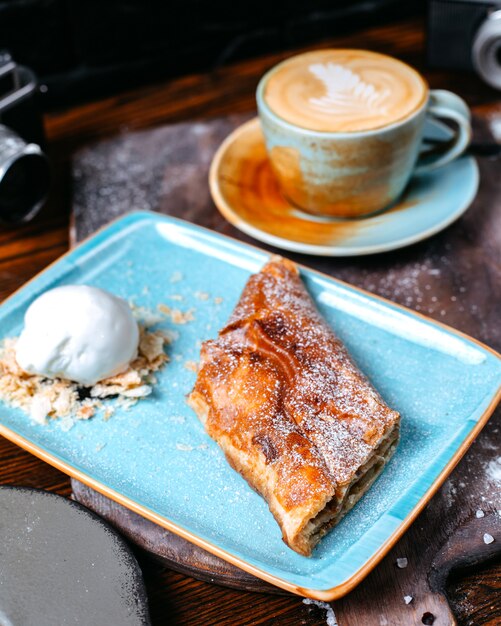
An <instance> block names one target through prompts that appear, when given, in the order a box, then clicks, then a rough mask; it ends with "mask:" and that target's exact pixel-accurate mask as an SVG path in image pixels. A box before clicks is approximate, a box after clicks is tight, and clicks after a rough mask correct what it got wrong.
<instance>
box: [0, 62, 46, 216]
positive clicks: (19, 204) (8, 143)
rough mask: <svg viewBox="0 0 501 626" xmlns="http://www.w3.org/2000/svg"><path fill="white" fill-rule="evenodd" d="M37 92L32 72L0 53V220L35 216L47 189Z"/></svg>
mask: <svg viewBox="0 0 501 626" xmlns="http://www.w3.org/2000/svg"><path fill="white" fill-rule="evenodd" d="M37 93H38V84H37V80H36V77H35V75H34V74H33V72H32V71H31V70H29V69H28V68H26V67H23V66H19V65H17V64H16V63H14V61H13V60H12V58H11V57H10V55H9V54H8V53H6V52H2V53H0V224H14V223H17V222H24V221H27V220H29V219H31V218H32V217H34V216H35V215H36V214H37V213H38V211H39V210H40V209H41V207H42V206H43V203H44V201H45V198H46V196H47V193H48V190H49V184H50V168H49V162H48V160H47V157H46V156H45V154H44V153H43V151H42V148H41V147H40V146H41V145H42V146H43V145H44V131H43V120H42V114H41V112H40V110H39V108H38V105H37Z"/></svg>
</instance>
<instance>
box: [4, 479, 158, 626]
mask: <svg viewBox="0 0 501 626" xmlns="http://www.w3.org/2000/svg"><path fill="white" fill-rule="evenodd" d="M0 520H1V523H0V546H1V561H0V624H2V625H5V626H9V625H12V626H14V625H16V626H17V625H18V624H19V625H21V624H22V625H23V626H56V625H58V626H59V625H61V626H62V625H63V624H81V625H82V626H83V625H86V624H89V625H91V624H92V625H94V624H95V625H96V626H97V625H98V624H103V625H105V624H106V625H108V624H109V626H115V625H116V626H150V624H151V622H150V618H149V614H148V601H147V598H146V591H145V587H144V582H143V578H142V575H141V570H140V569H139V565H138V563H137V561H136V559H135V557H134V555H133V554H132V552H131V550H130V549H129V547H128V546H127V544H126V543H125V541H124V540H123V539H122V538H121V537H120V536H119V535H118V534H117V533H116V532H115V531H114V530H113V529H112V528H111V527H110V526H109V525H108V524H106V523H105V522H104V521H103V520H102V519H100V518H99V517H98V516H97V515H95V514H94V513H92V512H90V511H88V510H87V509H86V508H84V507H83V506H81V505H80V504H78V503H76V502H73V501H71V500H68V499H66V498H63V497H61V496H57V495H55V494H52V493H48V492H46V491H42V490H38V489H29V488H25V487H7V486H1V487H0Z"/></svg>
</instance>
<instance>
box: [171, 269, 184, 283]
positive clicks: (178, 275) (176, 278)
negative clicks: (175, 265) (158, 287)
mask: <svg viewBox="0 0 501 626" xmlns="http://www.w3.org/2000/svg"><path fill="white" fill-rule="evenodd" d="M182 280H183V274H182V272H172V274H171V277H170V282H171V283H179V282H180V281H182Z"/></svg>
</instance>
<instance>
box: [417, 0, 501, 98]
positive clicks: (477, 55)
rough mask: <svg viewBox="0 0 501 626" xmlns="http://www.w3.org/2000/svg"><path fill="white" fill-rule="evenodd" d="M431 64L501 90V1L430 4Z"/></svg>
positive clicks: (454, 0)
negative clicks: (469, 72)
mask: <svg viewBox="0 0 501 626" xmlns="http://www.w3.org/2000/svg"><path fill="white" fill-rule="evenodd" d="M427 47H428V62H429V63H430V65H432V66H433V67H440V68H444V69H457V70H465V69H466V70H474V71H476V72H477V74H478V75H479V76H480V77H481V78H482V79H483V80H484V81H485V82H486V83H488V84H489V85H491V86H492V87H494V88H496V89H501V0H490V1H489V0H430V4H429V11H428V45H427Z"/></svg>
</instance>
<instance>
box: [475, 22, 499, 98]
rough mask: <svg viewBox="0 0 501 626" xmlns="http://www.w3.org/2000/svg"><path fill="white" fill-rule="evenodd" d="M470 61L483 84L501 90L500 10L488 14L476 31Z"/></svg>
mask: <svg viewBox="0 0 501 626" xmlns="http://www.w3.org/2000/svg"><path fill="white" fill-rule="evenodd" d="M472 59H473V65H474V66H475V69H476V70H477V72H478V73H479V74H480V76H481V77H482V78H483V79H484V80H485V82H486V83H488V84H489V85H491V86H492V87H495V88H496V89H501V10H499V11H493V12H492V13H490V14H489V16H488V17H487V19H486V20H485V22H483V24H482V25H481V26H480V28H479V29H478V31H477V34H476V36H475V40H474V42H473V50H472Z"/></svg>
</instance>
